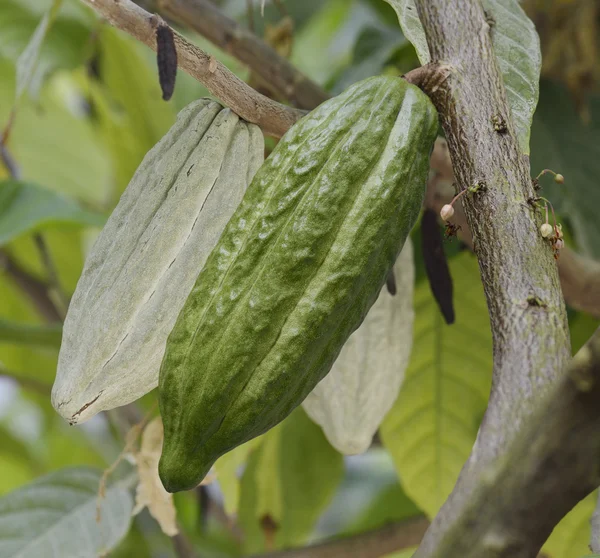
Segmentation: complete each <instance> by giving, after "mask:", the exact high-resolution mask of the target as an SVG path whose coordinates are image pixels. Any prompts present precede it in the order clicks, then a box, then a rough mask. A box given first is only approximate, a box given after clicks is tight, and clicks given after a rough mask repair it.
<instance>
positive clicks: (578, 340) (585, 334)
mask: <svg viewBox="0 0 600 558" xmlns="http://www.w3.org/2000/svg"><path fill="white" fill-rule="evenodd" d="M598 327H600V320H599V319H598V318H594V316H591V315H590V314H584V313H583V312H577V314H576V315H575V317H574V318H572V319H571V318H569V330H570V333H571V350H572V352H573V354H575V353H576V352H577V351H578V350H579V349H581V347H583V345H585V343H586V342H587V341H588V339H589V338H590V337H591V336H592V334H593V333H594V331H596V329H598Z"/></svg>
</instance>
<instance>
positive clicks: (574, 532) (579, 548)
mask: <svg viewBox="0 0 600 558" xmlns="http://www.w3.org/2000/svg"><path fill="white" fill-rule="evenodd" d="M597 496H598V495H597V493H596V492H594V493H593V494H590V495H589V496H587V497H586V498H585V499H583V500H581V502H579V503H578V504H577V505H576V506H575V507H574V508H573V509H572V510H571V511H570V512H569V513H568V514H567V515H566V516H565V517H564V518H563V519H562V520H561V522H560V523H559V524H558V525H557V526H556V527H555V528H554V530H553V531H552V534H551V535H550V537H549V538H548V540H547V541H546V544H545V545H544V547H543V548H542V550H543V552H545V553H546V554H549V555H550V556H551V557H552V558H579V557H580V556H583V555H584V554H585V553H586V552H589V550H590V549H589V547H588V544H589V542H590V534H591V527H590V518H591V517H592V514H593V513H594V506H595V505H596V499H597Z"/></svg>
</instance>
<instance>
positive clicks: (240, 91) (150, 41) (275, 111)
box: [81, 0, 304, 137]
mask: <svg viewBox="0 0 600 558" xmlns="http://www.w3.org/2000/svg"><path fill="white" fill-rule="evenodd" d="M81 1H82V2H83V3H85V4H87V5H88V6H91V7H92V8H94V9H95V10H96V11H97V12H98V13H99V14H101V15H102V16H103V17H105V18H106V19H107V20H108V21H109V22H110V23H111V24H112V25H114V26H115V27H117V28H119V29H121V30H123V31H125V32H127V33H129V34H130V35H131V36H133V37H135V38H136V39H138V40H139V41H141V42H142V43H144V44H145V45H147V46H149V47H150V48H151V49H152V50H156V27H157V25H158V23H159V21H160V20H159V18H158V17H157V16H154V15H151V14H149V13H148V12H147V11H145V10H144V9H142V8H140V7H139V6H137V5H136V4H134V3H133V2H132V1H131V0H81ZM174 36H175V45H176V48H177V60H178V65H179V67H180V68H181V69H183V70H185V71H186V72H187V73H188V74H190V75H191V76H192V77H194V78H196V79H197V80H198V81H199V82H201V83H202V84H203V85H204V86H205V87H206V88H207V89H208V90H209V91H210V92H211V93H212V94H213V95H214V96H215V97H217V98H218V99H219V100H220V101H222V102H223V103H224V104H225V105H227V106H228V107H230V108H231V109H232V110H233V111H234V112H236V113H237V114H239V115H240V116H241V117H242V118H244V119H245V120H247V121H248V122H252V123H254V124H257V125H258V126H260V128H261V129H262V130H263V132H264V133H265V134H269V135H272V136H275V137H281V136H282V135H283V134H284V133H285V132H286V131H287V130H288V129H289V128H290V126H292V124H294V122H296V120H298V119H299V118H301V117H302V116H303V115H304V112H302V111H300V110H297V109H293V108H290V107H286V106H285V105H282V104H280V103H277V102H275V101H273V100H271V99H269V98H268V97H265V96H264V95H261V94H260V93H258V92H257V91H255V90H254V89H252V87H250V86H249V85H248V84H246V83H244V82H243V81H242V80H241V79H239V78H238V77H237V76H235V75H234V74H233V73H232V72H230V71H229V70H228V69H227V68H226V67H225V66H224V65H223V64H221V63H220V62H218V61H217V60H216V59H215V58H214V57H212V56H209V55H208V54H207V53H206V52H204V51H203V50H202V49H200V48H198V47H197V46H195V45H193V44H191V43H189V42H188V41H186V40H185V39H184V38H183V37H182V36H181V35H179V34H178V33H176V32H174Z"/></svg>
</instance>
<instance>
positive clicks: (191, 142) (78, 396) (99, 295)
mask: <svg viewBox="0 0 600 558" xmlns="http://www.w3.org/2000/svg"><path fill="white" fill-rule="evenodd" d="M263 150H264V141H263V137H262V133H261V131H260V129H259V128H258V127H256V126H254V125H253V124H248V123H246V122H244V121H243V120H240V118H239V117H238V116H237V115H236V114H234V113H233V112H231V111H230V110H229V109H224V108H223V107H222V106H221V105H219V104H218V103H215V102H213V101H210V100H207V99H202V100H199V101H195V102H193V103H192V104H190V105H189V106H187V107H186V108H185V109H183V110H182V111H181V112H180V114H179V116H178V118H177V122H176V123H175V124H174V125H173V127H172V128H171V129H170V130H169V132H168V133H167V134H166V135H165V137H164V138H162V139H161V140H160V142H159V143H158V144H157V145H155V146H154V147H153V148H152V149H151V150H150V151H149V152H148V154H147V155H146V157H145V158H144V160H143V162H142V163H141V165H140V167H139V168H138V170H137V171H136V173H135V176H134V177H133V179H132V180H131V182H130V184H129V186H128V187H127V189H126V190H125V192H124V193H123V196H122V197H121V200H120V201H119V203H118V205H117V207H116V208H115V210H114V211H113V213H112V215H111V216H110V218H109V220H108V222H107V224H106V226H105V227H104V229H103V230H102V232H101V233H100V235H99V237H98V239H97V241H96V243H95V244H94V247H93V248H92V250H91V252H90V254H89V256H88V258H87V260H86V263H85V267H84V270H83V273H82V275H81V278H80V279H79V282H78V284H77V288H76V290H75V294H74V295H73V299H72V301H71V304H70V306H69V311H68V314H67V318H66V320H65V325H64V332H63V340H62V346H61V350H60V355H59V361H58V371H57V376H56V381H55V383H54V387H53V389H52V404H53V405H54V407H55V409H56V410H57V411H58V412H59V413H60V414H61V415H62V416H63V417H64V418H66V419H67V420H68V421H70V422H71V423H75V422H82V421H84V420H87V419H88V418H90V417H91V416H93V415H95V414H96V413H98V412H99V411H102V410H106V409H111V408H114V407H117V406H120V405H125V404H126V403H130V402H131V401H134V400H135V399H137V398H139V397H141V396H142V395H144V394H145V393H147V392H148V391H150V390H152V389H153V388H154V387H156V385H157V383H158V372H159V369H160V363H161V360H162V357H163V353H164V350H165V345H166V341H167V336H168V335H169V333H170V331H171V329H172V328H173V325H174V324H175V321H176V319H177V316H178V314H179V311H180V310H181V308H182V306H183V304H184V302H185V300H186V299H187V297H188V295H189V293H190V291H191V290H192V287H193V286H194V282H195V281H196V277H197V276H198V273H199V272H200V270H201V269H202V266H203V265H204V262H205V260H206V258H207V257H208V255H209V254H210V252H211V250H212V249H213V247H214V246H215V244H216V242H217V240H218V239H219V237H220V235H221V233H222V231H223V229H224V227H225V225H226V223H227V221H228V220H229V218H230V217H231V215H232V214H233V212H234V211H235V209H236V208H237V206H238V204H239V202H240V200H241V199H242V197H243V195H244V192H245V190H246V187H247V185H248V184H249V183H250V181H251V180H252V178H253V176H254V174H255V172H256V171H257V170H258V168H259V166H260V165H261V164H262V161H263V159H264V151H263Z"/></svg>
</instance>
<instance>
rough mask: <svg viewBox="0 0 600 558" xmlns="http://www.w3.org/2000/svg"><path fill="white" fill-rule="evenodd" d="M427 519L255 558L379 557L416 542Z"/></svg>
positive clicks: (391, 525) (398, 523)
mask: <svg viewBox="0 0 600 558" xmlns="http://www.w3.org/2000/svg"><path fill="white" fill-rule="evenodd" d="M428 525H429V521H427V519H425V518H418V519H411V520H407V521H401V522H397V523H391V524H390V525H386V526H384V527H381V528H380V529H375V530H373V531H367V532H366V533H360V534H358V535H353V536H351V537H345V538H342V539H334V540H332V541H328V542H324V543H320V544H315V545H311V546H307V547H304V548H295V549H291V550H281V551H279V552H271V553H269V554H262V555H261V556H255V557H254V558H347V557H349V556H352V558H379V557H380V556H384V555H386V554H389V553H390V552H394V551H397V550H402V549H403V548H410V547H411V546H415V545H417V544H419V541H420V540H421V538H422V537H423V533H424V532H425V530H426V529H427V527H428Z"/></svg>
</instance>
